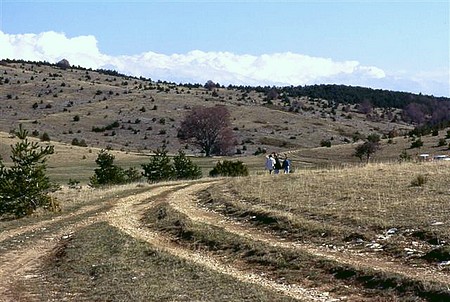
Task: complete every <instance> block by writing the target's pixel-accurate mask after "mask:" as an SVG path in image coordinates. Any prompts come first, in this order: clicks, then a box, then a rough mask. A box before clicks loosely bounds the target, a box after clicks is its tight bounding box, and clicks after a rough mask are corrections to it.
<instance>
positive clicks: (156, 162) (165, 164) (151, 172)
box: [142, 145, 175, 182]
mask: <svg viewBox="0 0 450 302" xmlns="http://www.w3.org/2000/svg"><path fill="white" fill-rule="evenodd" d="M142 169H143V170H144V172H143V173H142V175H144V177H146V178H147V180H148V181H149V182H157V181H163V180H171V179H173V178H174V176H175V173H174V168H173V166H172V164H171V163H170V158H169V156H168V155H167V149H166V146H165V145H163V146H162V147H161V148H158V149H156V152H155V155H154V156H152V157H151V158H150V162H149V163H148V164H143V165H142Z"/></svg>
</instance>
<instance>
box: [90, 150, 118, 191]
mask: <svg viewBox="0 0 450 302" xmlns="http://www.w3.org/2000/svg"><path fill="white" fill-rule="evenodd" d="M114 158H115V157H114V155H112V154H110V153H109V152H108V151H106V150H104V149H102V150H100V152H99V154H98V156H97V159H96V160H95V163H96V164H97V165H98V166H99V168H97V169H95V170H94V175H93V176H92V177H91V179H90V185H91V186H93V187H97V186H101V185H113V184H122V183H125V182H127V179H126V174H125V172H124V170H123V169H122V168H121V167H118V166H116V165H114Z"/></svg>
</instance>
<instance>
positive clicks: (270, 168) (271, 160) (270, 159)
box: [266, 154, 275, 174]
mask: <svg viewBox="0 0 450 302" xmlns="http://www.w3.org/2000/svg"><path fill="white" fill-rule="evenodd" d="M274 166H275V159H274V158H273V156H272V154H269V156H268V157H267V159H266V170H268V171H269V174H272V171H273V168H274Z"/></svg>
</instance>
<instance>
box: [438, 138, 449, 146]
mask: <svg viewBox="0 0 450 302" xmlns="http://www.w3.org/2000/svg"><path fill="white" fill-rule="evenodd" d="M446 144H447V143H446V141H445V138H440V139H439V141H438V147H443V146H445V145H446Z"/></svg>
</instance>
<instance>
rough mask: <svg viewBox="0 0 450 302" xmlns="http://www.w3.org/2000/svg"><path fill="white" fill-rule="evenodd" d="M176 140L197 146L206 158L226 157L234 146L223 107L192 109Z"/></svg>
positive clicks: (228, 117)
mask: <svg viewBox="0 0 450 302" xmlns="http://www.w3.org/2000/svg"><path fill="white" fill-rule="evenodd" d="M178 138H180V139H182V140H185V141H189V142H191V143H193V144H194V145H197V146H198V147H200V148H201V150H202V151H203V152H205V155H206V156H211V155H212V154H219V155H227V154H230V153H231V152H232V149H233V147H234V146H235V145H236V140H235V138H234V135H233V132H232V130H231V121H230V113H229V111H228V109H227V108H226V107H225V106H221V105H220V106H214V107H203V106H197V107H193V108H192V110H191V111H190V112H189V113H188V114H187V115H186V117H185V119H184V120H183V121H182V122H181V126H180V129H179V130H178Z"/></svg>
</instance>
